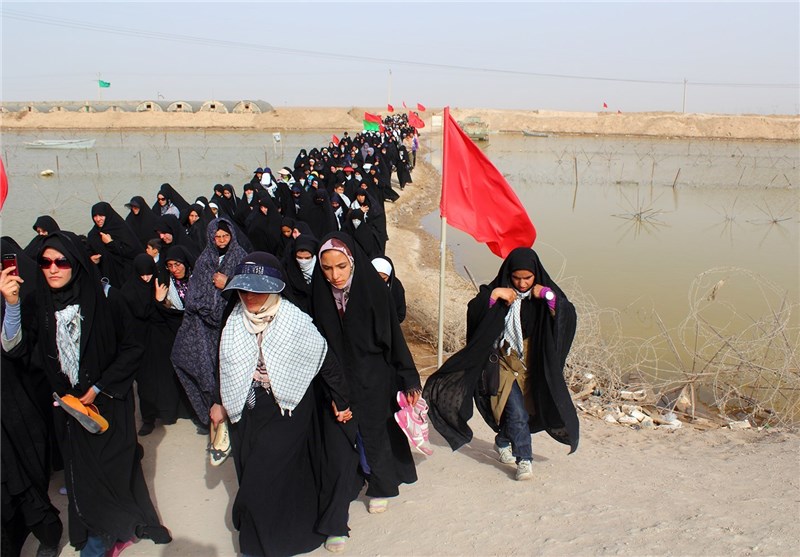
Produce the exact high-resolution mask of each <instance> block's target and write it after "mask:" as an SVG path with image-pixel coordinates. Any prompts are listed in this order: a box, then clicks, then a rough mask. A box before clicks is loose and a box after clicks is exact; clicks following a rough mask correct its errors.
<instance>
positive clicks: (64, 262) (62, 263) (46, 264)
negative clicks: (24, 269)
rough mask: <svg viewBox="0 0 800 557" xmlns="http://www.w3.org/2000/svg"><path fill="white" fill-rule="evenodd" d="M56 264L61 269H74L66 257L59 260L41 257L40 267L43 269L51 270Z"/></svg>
mask: <svg viewBox="0 0 800 557" xmlns="http://www.w3.org/2000/svg"><path fill="white" fill-rule="evenodd" d="M53 263H55V264H56V267H58V268H59V269H72V263H70V262H69V259H67V258H66V257H59V258H58V259H50V258H49V257H39V267H41V268H42V269H49V268H50V267H52V266H53Z"/></svg>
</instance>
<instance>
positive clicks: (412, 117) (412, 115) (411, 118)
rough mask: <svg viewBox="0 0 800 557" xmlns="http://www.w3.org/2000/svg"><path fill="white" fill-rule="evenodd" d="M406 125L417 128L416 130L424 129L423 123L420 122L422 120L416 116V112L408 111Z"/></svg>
mask: <svg viewBox="0 0 800 557" xmlns="http://www.w3.org/2000/svg"><path fill="white" fill-rule="evenodd" d="M408 124H409V125H410V126H413V127H415V128H417V129H418V130H419V129H422V128H424V127H425V122H423V121H422V118H420V117H419V116H417V113H416V112H410V111H409V113H408Z"/></svg>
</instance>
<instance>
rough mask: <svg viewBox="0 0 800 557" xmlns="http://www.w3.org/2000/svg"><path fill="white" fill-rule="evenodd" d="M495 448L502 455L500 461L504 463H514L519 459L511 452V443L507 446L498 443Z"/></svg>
mask: <svg viewBox="0 0 800 557" xmlns="http://www.w3.org/2000/svg"><path fill="white" fill-rule="evenodd" d="M494 450H496V451H497V454H499V455H500V462H502V463H503V464H514V463H515V462H516V461H517V459H516V458H514V455H513V454H512V452H511V445H509V446H507V447H498V446H497V445H495V446H494Z"/></svg>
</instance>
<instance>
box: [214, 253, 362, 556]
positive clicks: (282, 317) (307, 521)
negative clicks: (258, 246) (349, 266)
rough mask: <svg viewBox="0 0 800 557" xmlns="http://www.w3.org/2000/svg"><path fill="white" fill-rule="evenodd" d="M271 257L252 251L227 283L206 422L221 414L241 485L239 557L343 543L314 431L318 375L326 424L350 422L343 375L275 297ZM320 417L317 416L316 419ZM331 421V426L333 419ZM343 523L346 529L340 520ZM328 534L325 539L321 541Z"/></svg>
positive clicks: (314, 334)
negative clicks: (328, 503) (215, 392)
mask: <svg viewBox="0 0 800 557" xmlns="http://www.w3.org/2000/svg"><path fill="white" fill-rule="evenodd" d="M280 267H281V266H280V262H279V261H278V260H277V258H275V257H274V256H273V255H271V254H267V253H264V252H255V253H251V254H250V255H248V256H246V257H245V259H244V262H243V263H242V264H241V265H240V266H239V267H237V269H236V273H235V275H234V277H233V279H232V280H231V281H230V282H229V283H228V285H227V286H226V287H225V293H227V295H228V296H230V303H229V304H228V307H227V308H226V310H225V317H224V318H223V322H222V334H221V337H220V348H219V355H220V359H219V385H220V388H219V395H220V396H219V402H221V404H222V406H221V407H220V406H217V405H215V407H214V408H215V410H214V411H212V414H211V419H212V421H213V422H214V424H219V423H221V422H222V421H223V420H224V419H225V416H226V414H227V417H228V418H229V419H230V421H231V424H232V425H231V428H230V429H231V440H232V445H233V449H232V453H233V460H234V464H235V465H236V475H237V477H238V479H239V491H238V493H237V494H236V500H235V501H234V503H233V524H234V526H235V527H236V529H237V530H239V546H240V549H241V551H242V553H243V554H245V555H295V554H298V553H306V552H308V551H312V550H313V549H315V548H317V547H319V546H320V545H321V544H322V543H323V542H325V543H326V547H327V548H328V549H329V550H331V551H340V550H342V549H344V543H345V540H346V538H345V536H347V519H346V513H345V516H344V520H343V521H342V520H341V517H340V520H339V521H338V523H339V530H338V531H335V530H332V529H331V522H332V520H331V518H330V517H329V516H328V515H327V514H326V513H325V510H326V509H325V499H326V496H325V488H323V486H324V485H325V482H326V481H327V480H326V479H324V478H323V477H322V476H323V475H324V474H327V477H330V474H331V471H330V470H326V467H324V466H323V464H322V459H323V453H324V451H322V447H321V446H320V443H319V439H318V438H316V437H315V435H314V432H315V431H316V429H315V427H314V420H315V419H317V418H316V417H315V415H316V413H317V401H316V399H315V391H314V389H313V388H312V381H313V380H314V378H315V377H317V376H318V375H319V376H321V378H322V379H323V380H324V382H325V386H326V390H327V392H328V396H329V398H330V402H328V403H327V405H326V406H327V409H326V410H325V412H324V414H325V417H326V418H327V420H329V421H332V422H333V421H334V420H336V421H338V422H340V423H345V422H348V421H349V420H350V419H351V418H352V413H351V411H350V410H349V403H348V399H347V388H346V382H345V380H344V376H343V374H342V371H341V369H340V367H339V365H338V363H337V361H336V358H335V357H334V355H333V352H332V351H331V350H329V349H328V345H327V343H326V342H325V339H324V338H323V337H322V336H321V335H320V333H319V331H317V328H316V327H315V326H314V323H313V322H312V320H311V318H310V317H309V316H308V315H307V314H306V313H305V312H303V311H301V310H300V309H299V308H298V307H297V306H295V305H294V304H293V303H292V302H291V301H290V300H289V299H288V298H286V297H284V296H283V295H281V292H282V291H283V289H284V285H285V284H284V280H283V278H284V276H283V272H282V271H281V268H280ZM321 418H322V416H321ZM334 423H335V422H334ZM342 523H343V526H342V525H341V524H342ZM326 537H327V539H326Z"/></svg>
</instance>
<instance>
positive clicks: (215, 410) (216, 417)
mask: <svg viewBox="0 0 800 557" xmlns="http://www.w3.org/2000/svg"><path fill="white" fill-rule="evenodd" d="M208 417H209V418H210V419H211V423H212V424H214V427H218V426H219V424H221V423H222V422H224V421H225V420H227V419H228V413H227V412H226V411H225V407H224V406H222V405H221V404H212V405H211V409H210V410H209V411H208Z"/></svg>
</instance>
